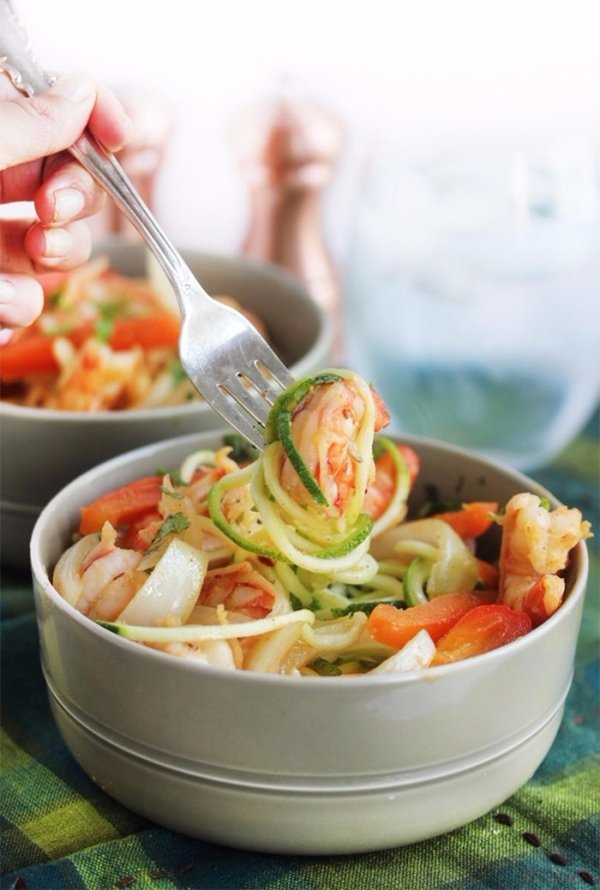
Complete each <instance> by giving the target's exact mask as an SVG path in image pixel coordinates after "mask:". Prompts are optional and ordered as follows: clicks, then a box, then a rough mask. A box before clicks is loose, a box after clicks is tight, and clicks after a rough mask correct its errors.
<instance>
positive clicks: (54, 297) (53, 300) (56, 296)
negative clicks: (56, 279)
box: [48, 290, 63, 309]
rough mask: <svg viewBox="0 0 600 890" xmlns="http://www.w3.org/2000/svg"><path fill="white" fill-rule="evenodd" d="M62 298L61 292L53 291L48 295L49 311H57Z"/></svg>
mask: <svg viewBox="0 0 600 890" xmlns="http://www.w3.org/2000/svg"><path fill="white" fill-rule="evenodd" d="M62 296H63V293H62V291H61V290H55V291H54V293H52V294H50V296H49V297H48V305H49V306H50V308H51V309H58V308H59V307H60V301H61V300H62Z"/></svg>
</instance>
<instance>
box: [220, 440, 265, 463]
mask: <svg viewBox="0 0 600 890" xmlns="http://www.w3.org/2000/svg"><path fill="white" fill-rule="evenodd" d="M223 444H224V445H228V446H229V447H230V448H231V458H232V459H233V460H234V461H236V463H245V462H247V463H252V462H253V461H255V460H256V458H257V457H258V448H255V447H254V445H251V444H250V442H248V441H247V440H246V439H244V437H243V436H240V435H238V434H237V433H227V434H226V435H225V436H223Z"/></svg>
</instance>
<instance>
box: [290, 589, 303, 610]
mask: <svg viewBox="0 0 600 890" xmlns="http://www.w3.org/2000/svg"><path fill="white" fill-rule="evenodd" d="M289 596H290V605H291V607H292V612H299V611H300V609H303V608H304V606H303V605H302V601H301V600H300V597H299V596H296V594H295V593H290V595H289Z"/></svg>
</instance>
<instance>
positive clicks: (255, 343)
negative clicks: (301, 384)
mask: <svg viewBox="0 0 600 890" xmlns="http://www.w3.org/2000/svg"><path fill="white" fill-rule="evenodd" d="M257 362H260V364H262V365H264V366H265V368H266V369H267V371H268V372H269V374H271V375H272V376H273V377H274V378H275V380H277V382H278V383H279V385H280V386H281V388H282V389H286V388H287V387H288V386H291V384H292V383H293V382H294V378H293V376H292V374H291V373H290V371H289V369H288V368H287V367H286V366H285V365H284V363H283V362H282V361H281V359H280V358H279V356H278V355H276V354H275V353H274V352H273V350H272V349H271V347H270V346H269V344H268V343H266V342H265V341H264V340H263V339H262V337H256V338H255V337H253V338H252V358H251V359H250V361H248V360H247V359H246V361H245V362H244V366H243V367H240V369H239V370H240V371H243V372H244V373H246V369H248V368H250V367H252V368H256V370H257V371H258V372H259V374H261V375H262V371H261V370H260V368H259V367H258V365H257ZM264 379H265V380H266V381H267V382H268V383H270V381H269V380H268V378H264ZM253 382H254V381H253ZM258 388H259V389H263V388H264V381H263V382H261V383H260V384H258Z"/></svg>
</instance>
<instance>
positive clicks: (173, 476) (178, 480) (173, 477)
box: [169, 470, 186, 488]
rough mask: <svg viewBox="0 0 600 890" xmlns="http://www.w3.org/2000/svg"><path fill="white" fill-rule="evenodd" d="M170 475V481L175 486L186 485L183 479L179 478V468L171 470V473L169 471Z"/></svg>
mask: <svg viewBox="0 0 600 890" xmlns="http://www.w3.org/2000/svg"><path fill="white" fill-rule="evenodd" d="M169 475H170V477H171V482H172V483H173V485H176V486H177V488H180V487H181V486H182V485H186V483H185V482H184V480H183V479H182V478H181V473H180V471H179V470H173V472H172V473H169Z"/></svg>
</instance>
